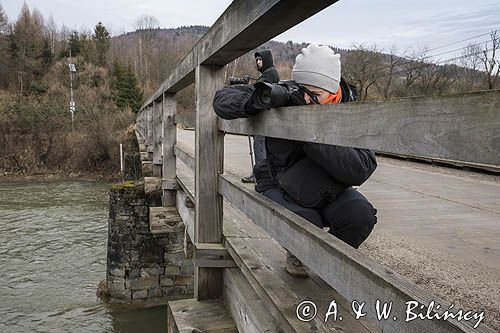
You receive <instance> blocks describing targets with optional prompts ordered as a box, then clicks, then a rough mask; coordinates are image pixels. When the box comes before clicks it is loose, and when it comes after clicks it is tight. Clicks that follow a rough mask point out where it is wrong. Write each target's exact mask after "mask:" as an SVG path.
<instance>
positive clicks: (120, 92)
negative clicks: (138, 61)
mask: <svg viewBox="0 0 500 333" xmlns="http://www.w3.org/2000/svg"><path fill="white" fill-rule="evenodd" d="M112 96H113V100H114V101H115V104H116V106H117V107H118V108H119V109H126V108H130V109H131V110H132V111H133V112H138V111H139V108H140V107H141V104H142V99H143V97H144V93H143V92H142V90H141V89H140V88H139V84H138V81H137V77H136V76H135V74H134V72H133V70H132V67H131V66H127V67H124V66H123V65H121V64H120V63H118V62H117V61H115V62H114V63H113V82H112Z"/></svg>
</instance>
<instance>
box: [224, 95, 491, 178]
mask: <svg viewBox="0 0 500 333" xmlns="http://www.w3.org/2000/svg"><path fill="white" fill-rule="evenodd" d="M499 105H500V90H496V91H483V92H476V93H467V94H459V95H448V96H435V97H415V98H404V99H397V100H387V101H379V102H363V103H346V104H338V105H314V106H313V105H306V106H300V107H288V108H278V109H272V110H266V111H265V112H261V113H260V114H258V115H257V116H256V117H254V118H251V119H237V120H221V121H220V122H219V124H220V126H219V129H220V130H221V131H224V132H226V133H234V134H258V135H264V136H270V137H278V138H285V139H291V140H299V141H308V142H317V143H327V144H334V145H339V146H347V147H358V148H369V149H374V150H376V151H379V152H387V153H392V154H401V155H406V156H420V157H423V156H425V157H429V158H436V159H447V160H452V161H463V162H468V163H469V164H471V166H474V165H476V166H477V167H481V168H485V167H487V166H491V168H493V169H495V168H496V167H498V166H500V145H499V144H498V142H500V112H498V107H499ZM471 106H474V107H471ZM481 164H482V166H481Z"/></svg>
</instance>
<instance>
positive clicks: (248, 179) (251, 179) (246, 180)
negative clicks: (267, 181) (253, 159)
mask: <svg viewBox="0 0 500 333" xmlns="http://www.w3.org/2000/svg"><path fill="white" fill-rule="evenodd" d="M241 182H242V183H255V176H254V175H253V174H252V175H250V176H248V177H243V178H241Z"/></svg>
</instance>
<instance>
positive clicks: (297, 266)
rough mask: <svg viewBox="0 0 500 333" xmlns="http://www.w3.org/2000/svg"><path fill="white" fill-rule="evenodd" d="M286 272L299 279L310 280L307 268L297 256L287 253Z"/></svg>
mask: <svg viewBox="0 0 500 333" xmlns="http://www.w3.org/2000/svg"><path fill="white" fill-rule="evenodd" d="M285 270H286V272H287V273H288V274H290V275H291V276H295V277H298V278H308V277H309V274H308V273H307V270H306V266H304V264H303V263H302V261H300V260H299V259H298V258H297V257H296V256H294V255H293V254H291V253H290V252H288V251H286V264H285Z"/></svg>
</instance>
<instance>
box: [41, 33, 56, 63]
mask: <svg viewBox="0 0 500 333" xmlns="http://www.w3.org/2000/svg"><path fill="white" fill-rule="evenodd" d="M41 58H42V64H43V66H44V67H45V69H48V68H49V67H50V66H51V65H52V63H53V62H54V55H53V54H52V50H51V48H50V44H49V40H48V39H47V38H45V40H44V43H43V51H42V55H41Z"/></svg>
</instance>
